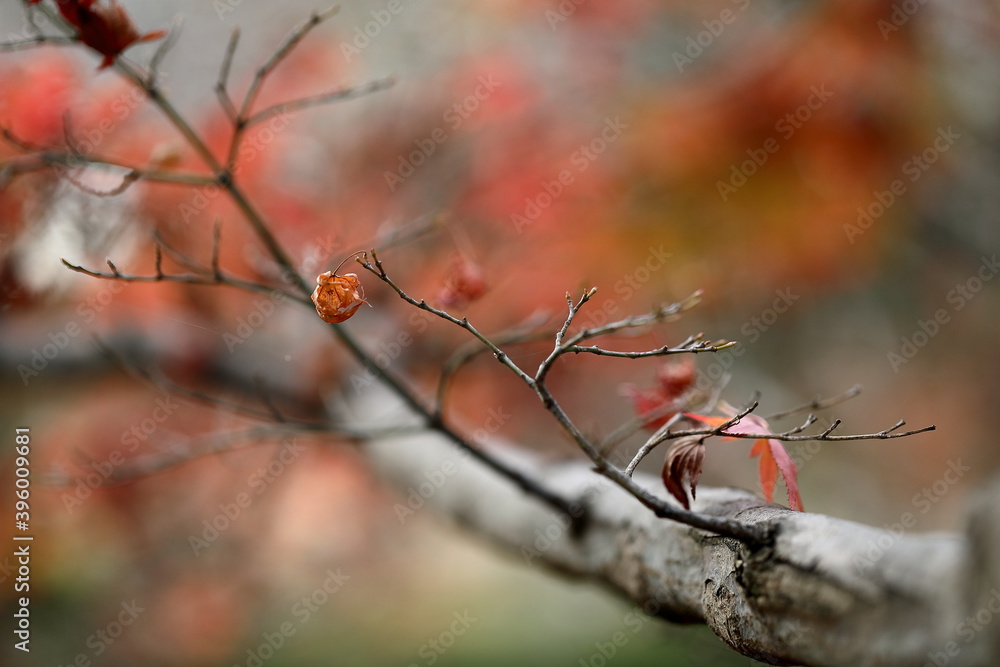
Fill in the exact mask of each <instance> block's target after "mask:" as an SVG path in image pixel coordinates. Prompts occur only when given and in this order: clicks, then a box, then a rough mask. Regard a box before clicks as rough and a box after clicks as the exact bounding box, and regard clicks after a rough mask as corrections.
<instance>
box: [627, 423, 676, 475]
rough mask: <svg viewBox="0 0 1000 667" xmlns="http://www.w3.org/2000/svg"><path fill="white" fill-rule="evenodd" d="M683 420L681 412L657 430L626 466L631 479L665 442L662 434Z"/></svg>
mask: <svg viewBox="0 0 1000 667" xmlns="http://www.w3.org/2000/svg"><path fill="white" fill-rule="evenodd" d="M681 419H684V415H683V414H682V413H681V412H675V413H674V415H673V416H672V417H671V418H670V419H668V420H667V422H666V423H665V424H664V425H663V426H661V427H660V428H658V429H657V430H656V433H654V434H653V435H652V436H651V437H650V438H649V440H647V441H646V442H645V444H643V446H642V447H640V448H639V451H638V452H636V453H635V456H634V457H632V460H631V461H629V464H628V465H627V466H625V474H626V475H628V476H629V477H631V476H632V473H634V472H635V469H636V468H637V467H638V466H639V464H640V463H642V460H643V459H644V458H646V456H648V455H649V453H650V452H652V451H653V450H654V449H656V447H657V445H659V444H660V443H661V442H663V438H662V437H660V436H661V434H663V433H666V432H668V431H669V430H670V427H671V426H673V425H674V424H676V423H677V422H679V421H680V420H681Z"/></svg>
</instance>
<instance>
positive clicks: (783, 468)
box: [684, 413, 802, 512]
mask: <svg viewBox="0 0 1000 667" xmlns="http://www.w3.org/2000/svg"><path fill="white" fill-rule="evenodd" d="M684 416H685V417H688V418H689V419H693V420H695V421H700V422H702V423H704V424H707V425H709V426H713V427H716V428H718V427H719V426H722V425H723V424H725V423H726V422H728V421H729V420H730V419H732V416H729V417H711V416H705V415H696V414H689V413H685V414H684ZM726 431H728V432H730V433H746V434H752V433H759V434H765V433H771V432H772V431H771V427H770V426H769V425H768V423H767V420H765V419H764V418H763V417H758V416H757V415H746V416H745V417H743V418H742V419H740V421H739V422H738V423H736V424H733V425H732V426H730V427H728V428H727V429H726ZM725 439H726V440H733V439H734V438H732V437H729V438H725ZM750 456H751V457H755V456H759V457H760V461H759V462H758V473H759V475H760V488H761V491H763V493H764V499H765V500H767V501H768V502H773V501H774V485H775V484H776V483H777V481H778V475H779V474H780V475H781V479H782V480H783V481H784V482H785V488H786V489H787V490H788V506H789V507H790V508H792V509H793V510H798V511H800V512H801V511H802V497H801V496H800V495H799V485H798V480H797V477H796V476H797V474H798V468H797V467H796V466H795V461H793V460H792V457H791V456H789V455H788V452H786V451H785V448H784V446H783V445H782V444H781V441H779V440H775V439H774V438H760V439H757V440H754V443H753V446H752V447H751V448H750Z"/></svg>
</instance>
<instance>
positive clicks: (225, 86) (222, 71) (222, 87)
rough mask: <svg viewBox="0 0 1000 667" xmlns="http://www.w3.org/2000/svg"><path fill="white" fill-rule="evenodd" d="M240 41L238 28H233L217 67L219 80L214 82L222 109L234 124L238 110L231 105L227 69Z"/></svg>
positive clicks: (231, 63) (231, 62)
mask: <svg viewBox="0 0 1000 667" xmlns="http://www.w3.org/2000/svg"><path fill="white" fill-rule="evenodd" d="M239 41H240V29H239V28H233V32H232V33H230V35H229V42H228V43H227V44H226V51H225V53H224V54H223V56H222V66H221V67H219V80H218V82H217V83H216V84H215V93H216V95H217V96H218V98H219V104H220V106H222V110H223V111H224V112H225V114H226V116H227V117H228V118H229V122H231V123H233V124H235V123H236V121H237V119H238V118H239V112H238V111H237V110H236V107H235V106H234V105H233V99H232V98H231V97H230V96H229V70H230V69H231V68H232V66H233V56H235V55H236V46H237V44H239Z"/></svg>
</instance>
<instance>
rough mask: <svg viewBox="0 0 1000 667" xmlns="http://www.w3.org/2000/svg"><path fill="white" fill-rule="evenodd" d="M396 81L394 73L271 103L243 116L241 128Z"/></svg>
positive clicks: (361, 93)
mask: <svg viewBox="0 0 1000 667" xmlns="http://www.w3.org/2000/svg"><path fill="white" fill-rule="evenodd" d="M396 81H397V79H396V77H395V76H394V75H390V76H387V77H384V78H382V79H376V80H374V81H369V82H368V83H364V84H360V85H357V86H350V87H347V88H340V89H337V90H333V91H330V92H327V93H321V94H319V95H312V96H309V97H302V98H299V99H297V100H291V101H288V102H280V103H278V104H274V105H271V106H269V107H267V108H266V109H263V110H261V111H258V112H255V113H254V114H252V115H250V116H247V117H244V118H243V119H242V126H243V128H248V127H251V126H252V125H255V124H257V123H260V122H262V121H265V120H269V119H271V118H274V117H275V116H277V115H280V114H288V113H292V112H295V111H299V110H301V109H308V108H309V107H315V106H321V105H323V104H332V103H334V102H342V101H344V100H352V99H356V98H358V97H363V96H365V95H370V94H371V93H375V92H378V91H380V90H385V89H386V88H389V87H390V86H392V85H394V84H395V83H396Z"/></svg>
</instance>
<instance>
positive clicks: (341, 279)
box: [312, 271, 368, 324]
mask: <svg viewBox="0 0 1000 667" xmlns="http://www.w3.org/2000/svg"><path fill="white" fill-rule="evenodd" d="M312 300H313V303H314V304H316V312H317V313H319V316H320V317H322V318H323V321H324V322H329V323H330V324H339V323H341V322H343V321H345V320H347V319H349V318H350V317H351V316H352V315H354V313H356V312H358V308H360V307H361V304H363V303H368V302H367V301H365V291H364V289H363V288H362V287H361V281H360V280H358V275H357V274H356V273H345V274H344V275H342V276H338V275H337V274H336V273H335V272H333V271H327V272H326V273H321V274H320V275H318V276H316V289H315V290H313V293H312Z"/></svg>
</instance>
